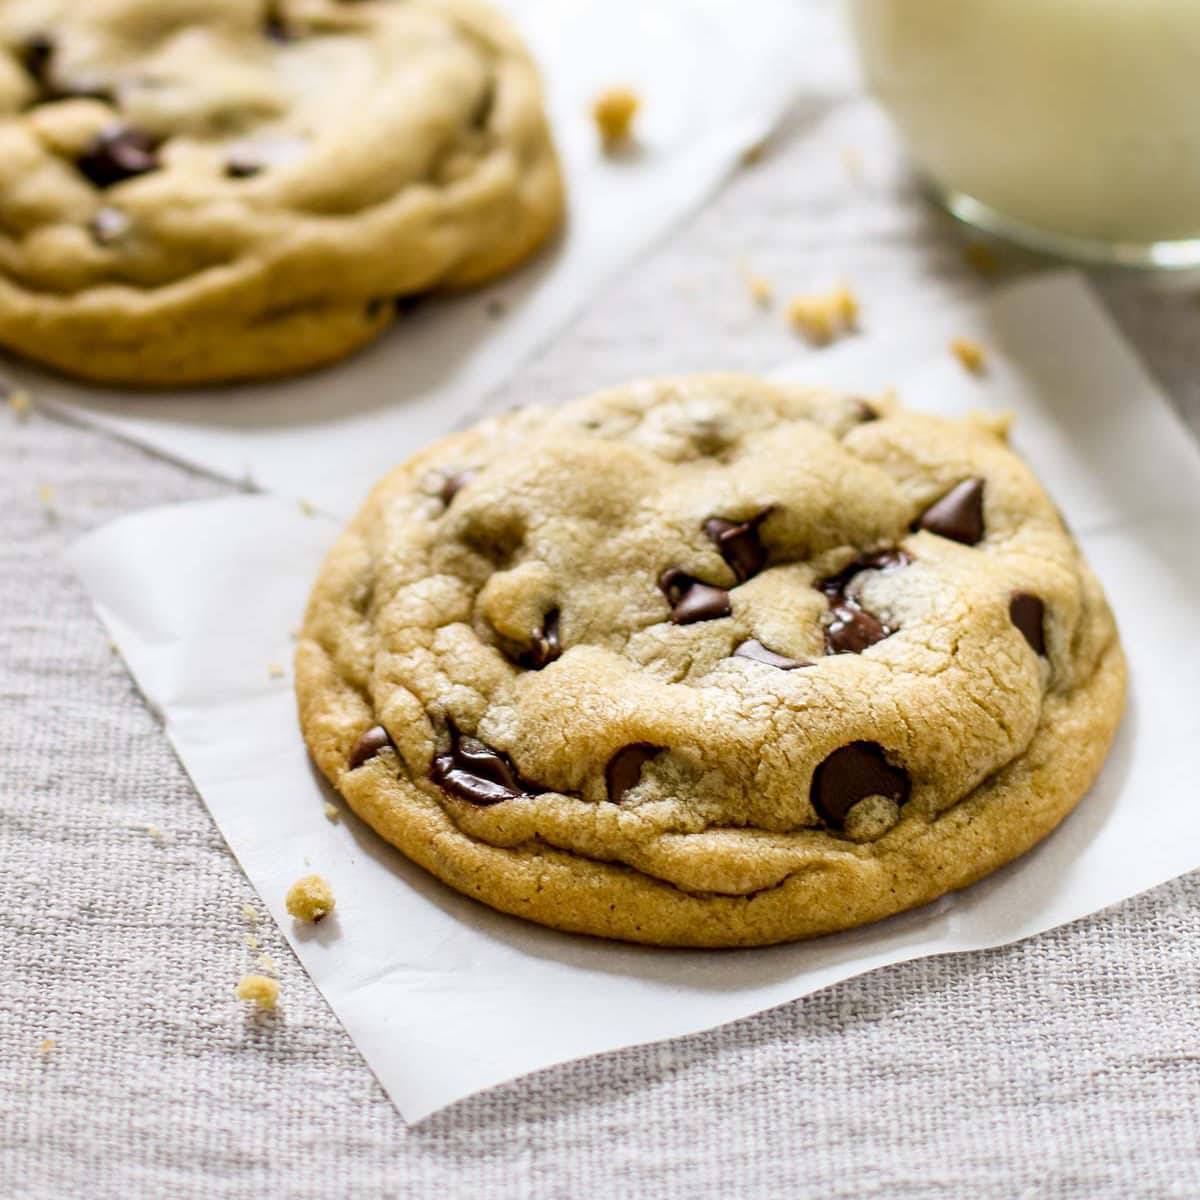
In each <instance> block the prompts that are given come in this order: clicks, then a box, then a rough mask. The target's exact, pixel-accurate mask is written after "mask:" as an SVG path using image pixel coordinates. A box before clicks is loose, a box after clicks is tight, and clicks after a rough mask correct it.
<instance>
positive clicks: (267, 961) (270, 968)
mask: <svg viewBox="0 0 1200 1200" xmlns="http://www.w3.org/2000/svg"><path fill="white" fill-rule="evenodd" d="M258 965H259V966H260V967H262V969H263V970H264V971H265V972H266V973H267V974H268V975H278V974H279V967H278V966H276V964H275V960H274V959H273V958H272V957H271V956H270V955H269V954H260V955H259V956H258Z"/></svg>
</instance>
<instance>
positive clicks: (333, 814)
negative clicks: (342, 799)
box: [325, 800, 342, 825]
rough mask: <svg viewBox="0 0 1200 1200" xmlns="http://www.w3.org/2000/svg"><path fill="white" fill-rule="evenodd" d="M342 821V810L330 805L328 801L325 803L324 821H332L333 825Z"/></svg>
mask: <svg viewBox="0 0 1200 1200" xmlns="http://www.w3.org/2000/svg"><path fill="white" fill-rule="evenodd" d="M341 819H342V810H341V809H340V808H338V806H337V805H336V804H331V803H330V802H329V801H328V800H326V801H325V820H327V821H332V822H333V823H334V824H335V825H336V824H337V823H338V822H339V821H340V820H341Z"/></svg>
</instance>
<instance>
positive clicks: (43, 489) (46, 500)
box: [37, 483, 54, 508]
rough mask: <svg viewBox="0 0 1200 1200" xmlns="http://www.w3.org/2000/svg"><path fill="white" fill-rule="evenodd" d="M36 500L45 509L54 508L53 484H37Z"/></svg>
mask: <svg viewBox="0 0 1200 1200" xmlns="http://www.w3.org/2000/svg"><path fill="white" fill-rule="evenodd" d="M37 498H38V499H39V500H40V501H41V502H42V504H44V505H45V506H46V507H47V508H53V507H54V484H52V483H39V484H38V490H37Z"/></svg>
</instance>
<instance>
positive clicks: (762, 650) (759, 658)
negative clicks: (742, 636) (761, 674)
mask: <svg viewBox="0 0 1200 1200" xmlns="http://www.w3.org/2000/svg"><path fill="white" fill-rule="evenodd" d="M733 656H734V658H749V659H752V660H753V661H754V662H760V663H766V664H767V666H769V667H778V668H779V669H780V670H781V671H794V670H795V669H796V668H797V667H811V666H812V663H810V662H807V661H805V660H804V659H803V658H788V657H786V656H785V655H783V654H776V653H775V651H774V650H768V649H767V648H766V646H764V645H763V644H762V642H760V641H757V640H756V639H755V638H750V639H749V640H748V641H745V642H743V643H742V644H741V645H740V646H738V647H737V649H736V650H734V652H733Z"/></svg>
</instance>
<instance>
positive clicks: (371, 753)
mask: <svg viewBox="0 0 1200 1200" xmlns="http://www.w3.org/2000/svg"><path fill="white" fill-rule="evenodd" d="M391 744H392V739H391V738H390V737H389V736H388V731H387V730H386V729H384V727H383V726H382V725H372V726H371V728H370V729H368V730H367V731H366V732H365V733H364V734H363V735H362V736H361V737H360V738H359V739H358V741H357V742H355V743H354V749H353V750H351V751H350V757H349V759H348V760H347V764H346V765H347V766H348V767H349V769H350V770H351V771H353V770H355V769H356V768H358V767H361V766H362V765H363V763H365V762H369V761H370V760H371V759H372V758H374V757H375V756H376V755H377V754H378V753H379V752H380V751H381V750H386V749H387V748H388V747H389V746H390V745H391Z"/></svg>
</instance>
